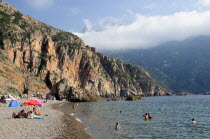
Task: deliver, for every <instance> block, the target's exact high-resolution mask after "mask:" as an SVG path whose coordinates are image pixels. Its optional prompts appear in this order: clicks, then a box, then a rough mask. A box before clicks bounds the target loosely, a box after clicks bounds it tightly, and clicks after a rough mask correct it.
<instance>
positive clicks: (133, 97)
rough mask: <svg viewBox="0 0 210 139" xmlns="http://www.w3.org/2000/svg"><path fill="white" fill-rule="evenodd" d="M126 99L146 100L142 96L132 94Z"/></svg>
mask: <svg viewBox="0 0 210 139" xmlns="http://www.w3.org/2000/svg"><path fill="white" fill-rule="evenodd" d="M125 100H127V101H137V100H144V98H142V97H140V96H130V97H127V98H126V99H125Z"/></svg>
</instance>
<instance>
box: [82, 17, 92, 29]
mask: <svg viewBox="0 0 210 139" xmlns="http://www.w3.org/2000/svg"><path fill="white" fill-rule="evenodd" d="M83 22H84V24H85V27H84V29H83V31H82V32H89V31H91V30H92V23H91V22H90V20H88V19H84V20H83Z"/></svg>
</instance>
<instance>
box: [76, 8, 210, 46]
mask: <svg viewBox="0 0 210 139" xmlns="http://www.w3.org/2000/svg"><path fill="white" fill-rule="evenodd" d="M134 16H135V17H134V20H133V21H132V22H130V23H129V24H123V25H122V24H109V23H107V24H101V23H100V22H99V23H98V25H95V26H94V27H93V24H92V23H91V22H90V21H89V20H85V25H86V28H87V29H86V30H85V32H83V33H78V32H76V33H75V34H77V35H78V36H80V37H81V38H82V39H83V40H84V41H85V43H86V44H88V45H90V46H94V47H96V48H100V49H121V48H150V47H153V46H157V45H159V44H162V43H165V42H168V41H181V40H184V39H187V38H190V37H195V36H200V35H210V30H209V28H210V11H205V12H197V11H191V12H178V13H174V14H172V15H167V16H144V15H141V14H135V15H134ZM101 25H103V27H101V28H103V29H99V28H98V27H96V26H101Z"/></svg>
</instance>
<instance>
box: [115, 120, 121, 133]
mask: <svg viewBox="0 0 210 139" xmlns="http://www.w3.org/2000/svg"><path fill="white" fill-rule="evenodd" d="M120 128H121V127H120V125H119V123H118V122H116V125H115V129H116V130H117V131H119V130H120Z"/></svg>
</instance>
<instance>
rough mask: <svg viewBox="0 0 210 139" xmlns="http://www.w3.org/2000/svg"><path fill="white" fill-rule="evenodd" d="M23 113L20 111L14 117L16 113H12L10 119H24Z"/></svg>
mask: <svg viewBox="0 0 210 139" xmlns="http://www.w3.org/2000/svg"><path fill="white" fill-rule="evenodd" d="M25 114H26V113H25V111H24V110H22V111H20V112H18V114H17V115H16V113H15V112H13V114H12V118H24V116H25Z"/></svg>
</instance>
